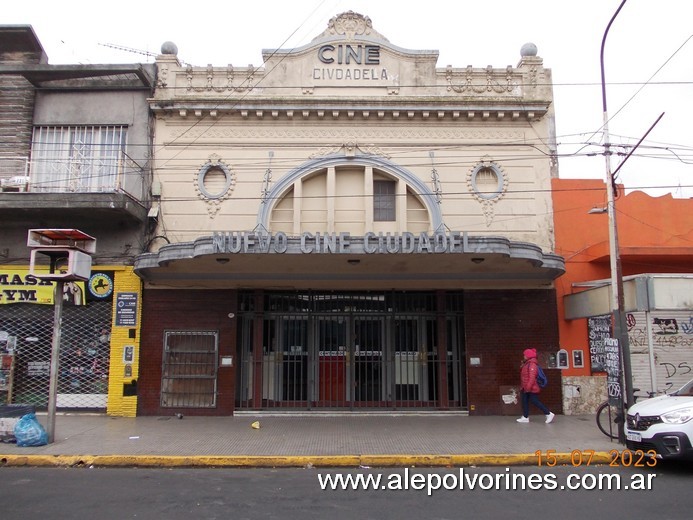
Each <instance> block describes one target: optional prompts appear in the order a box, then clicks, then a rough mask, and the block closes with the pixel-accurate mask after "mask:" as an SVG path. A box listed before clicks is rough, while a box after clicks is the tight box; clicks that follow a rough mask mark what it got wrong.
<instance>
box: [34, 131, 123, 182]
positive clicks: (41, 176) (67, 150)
mask: <svg viewBox="0 0 693 520" xmlns="http://www.w3.org/2000/svg"><path fill="white" fill-rule="evenodd" d="M126 136H127V127H126V126H37V127H35V128H34V135H33V139H32V143H31V171H30V176H29V177H30V186H31V188H30V189H31V191H38V192H111V191H115V190H116V189H117V188H118V184H119V181H120V179H119V177H120V173H121V172H122V168H123V161H124V158H125V143H126Z"/></svg>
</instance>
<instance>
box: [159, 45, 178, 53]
mask: <svg viewBox="0 0 693 520" xmlns="http://www.w3.org/2000/svg"><path fill="white" fill-rule="evenodd" d="M161 54H172V55H174V56H177V55H178V46H177V45H176V44H175V43H173V42H164V43H162V44H161Z"/></svg>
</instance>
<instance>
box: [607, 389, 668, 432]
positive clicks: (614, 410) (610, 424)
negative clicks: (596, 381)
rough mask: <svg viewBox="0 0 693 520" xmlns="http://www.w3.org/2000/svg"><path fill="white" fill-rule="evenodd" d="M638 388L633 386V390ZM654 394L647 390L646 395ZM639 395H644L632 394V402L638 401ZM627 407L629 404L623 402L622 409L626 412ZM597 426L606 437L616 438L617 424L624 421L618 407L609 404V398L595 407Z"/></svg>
mask: <svg viewBox="0 0 693 520" xmlns="http://www.w3.org/2000/svg"><path fill="white" fill-rule="evenodd" d="M639 391H640V389H639V388H633V392H639ZM655 395H656V392H647V397H648V398H650V397H654V396H655ZM640 397H645V396H643V395H638V394H634V395H633V403H637V402H638V398H640ZM628 408H630V405H629V404H627V403H624V410H625V412H626V413H627V412H628ZM596 420H597V427H598V428H599V430H600V431H601V432H602V433H603V434H604V435H606V436H607V437H609V438H611V439H618V427H619V426H618V425H619V424H622V423H625V416H624V415H623V413H622V412H621V410H619V409H618V407H617V406H613V405H610V404H609V400H608V399H607V400H606V401H604V402H603V403H602V404H600V405H599V408H597V417H596Z"/></svg>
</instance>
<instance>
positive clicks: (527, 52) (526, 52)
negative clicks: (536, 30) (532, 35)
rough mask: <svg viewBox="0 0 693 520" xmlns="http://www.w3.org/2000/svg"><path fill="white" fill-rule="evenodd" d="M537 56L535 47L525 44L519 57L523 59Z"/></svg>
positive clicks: (531, 44)
mask: <svg viewBox="0 0 693 520" xmlns="http://www.w3.org/2000/svg"><path fill="white" fill-rule="evenodd" d="M536 55H537V46H536V45H534V44H533V43H525V44H524V45H523V46H522V48H521V49H520V56H522V57H523V58H525V57H530V56H536Z"/></svg>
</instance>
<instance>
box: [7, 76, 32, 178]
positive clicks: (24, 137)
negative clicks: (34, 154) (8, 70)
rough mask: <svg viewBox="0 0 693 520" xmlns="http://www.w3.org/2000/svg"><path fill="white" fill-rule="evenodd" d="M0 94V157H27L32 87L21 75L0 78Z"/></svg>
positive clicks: (9, 173)
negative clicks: (0, 93)
mask: <svg viewBox="0 0 693 520" xmlns="http://www.w3.org/2000/svg"><path fill="white" fill-rule="evenodd" d="M0 91H2V102H0V157H12V158H16V157H25V158H28V157H29V150H30V147H31V132H32V121H33V117H34V88H33V87H32V86H31V84H30V83H29V82H28V81H27V80H25V79H24V78H23V77H21V76H12V75H0ZM0 167H2V165H1V164H0ZM0 175H2V176H3V177H12V176H15V175H24V170H23V169H17V171H1V170H0Z"/></svg>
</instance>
